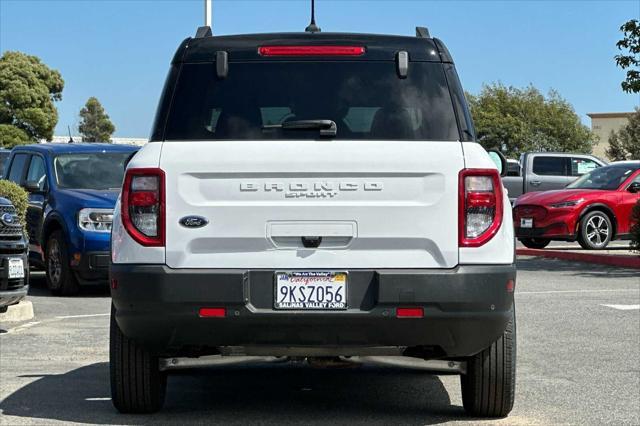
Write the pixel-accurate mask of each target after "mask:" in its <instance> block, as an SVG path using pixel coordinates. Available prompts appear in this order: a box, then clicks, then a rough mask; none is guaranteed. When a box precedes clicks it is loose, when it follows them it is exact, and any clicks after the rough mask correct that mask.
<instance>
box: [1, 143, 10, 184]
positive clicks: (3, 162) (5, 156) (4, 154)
mask: <svg viewBox="0 0 640 426" xmlns="http://www.w3.org/2000/svg"><path fill="white" fill-rule="evenodd" d="M9 154H11V150H10V149H5V148H0V179H2V177H3V176H4V169H5V166H6V165H7V164H6V163H7V160H8V159H9Z"/></svg>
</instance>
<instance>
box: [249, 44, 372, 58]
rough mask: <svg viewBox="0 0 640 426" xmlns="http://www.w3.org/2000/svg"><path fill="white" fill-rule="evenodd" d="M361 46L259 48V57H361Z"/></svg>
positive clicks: (362, 50) (362, 49) (362, 51)
mask: <svg viewBox="0 0 640 426" xmlns="http://www.w3.org/2000/svg"><path fill="white" fill-rule="evenodd" d="M364 51H365V49H364V47H363V46H260V47H259V48H258V53H259V54H260V55H261V56H361V55H364Z"/></svg>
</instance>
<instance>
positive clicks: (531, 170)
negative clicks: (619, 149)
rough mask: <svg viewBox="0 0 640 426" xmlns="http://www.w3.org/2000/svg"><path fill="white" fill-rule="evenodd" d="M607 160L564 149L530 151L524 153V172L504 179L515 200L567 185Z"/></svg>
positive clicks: (522, 166) (521, 161) (521, 160)
mask: <svg viewBox="0 0 640 426" xmlns="http://www.w3.org/2000/svg"><path fill="white" fill-rule="evenodd" d="M606 164H607V163H606V162H605V161H603V160H601V159H599V158H597V157H594V156H593V155H587V154H571V153H564V152H559V153H558V152H528V153H525V154H523V155H521V156H520V175H519V176H518V175H515V176H514V174H515V173H513V170H514V168H513V167H514V166H513V165H511V166H510V170H511V172H510V173H509V174H507V176H505V177H503V178H502V182H503V184H504V186H505V188H507V192H508V193H509V200H511V203H513V202H514V201H515V200H516V198H518V197H519V196H521V195H522V194H526V193H528V192H532V191H548V190H552V189H560V188H564V187H565V186H567V185H568V184H570V183H571V182H573V181H574V180H576V179H577V178H579V177H580V176H582V175H583V174H585V173H587V172H590V171H591V170H593V169H595V168H598V167H602V166H605V165H606Z"/></svg>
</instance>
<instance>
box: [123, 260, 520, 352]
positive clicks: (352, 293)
mask: <svg viewBox="0 0 640 426" xmlns="http://www.w3.org/2000/svg"><path fill="white" fill-rule="evenodd" d="M348 272H349V280H348V283H347V300H348V301H349V309H347V310H345V311H275V310H273V308H272V305H273V293H274V290H273V286H274V271H269V270H235V269H234V270H219V269H207V270H196V269H184V270H175V269H171V268H168V267H167V266H164V265H122V264H116V265H112V266H111V278H112V279H115V280H116V281H117V288H116V289H112V290H111V294H112V298H113V303H114V306H115V308H116V314H115V315H116V321H117V322H118V325H119V326H120V328H121V330H122V331H123V333H124V334H125V335H126V336H128V337H130V338H133V339H136V340H137V341H139V342H140V343H142V344H144V345H145V346H147V347H149V348H150V349H152V350H154V351H155V352H157V353H159V354H161V355H165V356H178V355H181V354H184V353H216V351H220V350H221V348H223V347H237V346H240V347H264V348H268V347H270V346H271V347H274V348H275V347H296V348H301V347H302V348H304V347H308V348H319V347H322V348H341V349H340V353H341V354H344V355H349V351H350V349H349V348H353V352H354V353H355V352H357V353H362V348H365V347H371V348H373V347H402V348H409V349H408V350H410V351H415V350H418V351H423V352H424V353H433V354H434V356H437V357H461V356H468V355H473V354H475V353H477V352H479V351H481V350H482V349H484V348H486V347H487V346H489V345H490V344H491V343H492V342H493V341H494V340H495V339H496V338H497V337H498V336H500V334H501V333H502V332H503V331H504V329H505V327H506V324H507V322H508V320H509V318H510V315H511V310H512V309H513V293H511V292H508V291H507V290H506V283H507V281H508V280H510V279H514V280H515V276H516V269H515V265H494V266H476V265H473V266H472V265H469V266H459V267H456V268H453V269H436V270H427V269H418V270H415V269H412V270H388V269H381V270H351V271H348ZM414 306H419V307H422V308H424V318H402V319H399V318H396V317H395V310H396V308H397V307H414ZM201 307H224V308H226V317H224V318H200V317H199V316H198V311H199V309H200V308H201Z"/></svg>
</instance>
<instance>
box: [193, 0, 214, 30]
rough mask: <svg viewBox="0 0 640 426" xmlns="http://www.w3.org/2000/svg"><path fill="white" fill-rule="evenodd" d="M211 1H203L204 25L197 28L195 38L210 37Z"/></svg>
mask: <svg viewBox="0 0 640 426" xmlns="http://www.w3.org/2000/svg"><path fill="white" fill-rule="evenodd" d="M211 35H212V33H211V0H204V25H203V26H201V27H198V29H197V30H196V36H195V38H204V37H211Z"/></svg>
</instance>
